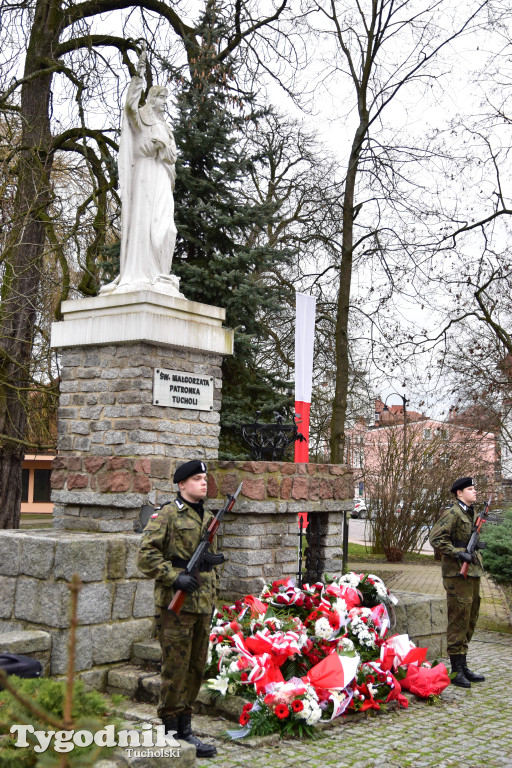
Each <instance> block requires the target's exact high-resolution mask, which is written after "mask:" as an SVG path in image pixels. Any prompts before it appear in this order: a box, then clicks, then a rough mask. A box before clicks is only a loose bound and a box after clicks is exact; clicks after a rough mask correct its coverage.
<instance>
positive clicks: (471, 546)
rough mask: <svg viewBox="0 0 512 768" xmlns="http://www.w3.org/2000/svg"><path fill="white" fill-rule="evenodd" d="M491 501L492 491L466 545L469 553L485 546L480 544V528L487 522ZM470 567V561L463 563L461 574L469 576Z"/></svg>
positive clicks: (465, 576) (471, 553)
mask: <svg viewBox="0 0 512 768" xmlns="http://www.w3.org/2000/svg"><path fill="white" fill-rule="evenodd" d="M491 501H492V493H491V495H490V496H489V501H488V502H487V504H486V505H485V507H484V510H483V512H480V514H479V515H478V517H477V519H476V523H475V524H474V526H473V533H472V534H471V538H470V540H469V542H468V545H467V547H466V552H467V554H468V555H473V554H474V553H475V550H477V549H482V547H483V545H482V546H479V544H480V541H479V539H480V530H481V528H482V525H483V524H484V523H485V521H486V519H487V515H488V514H489V508H490V506H491ZM468 568H469V563H462V568H461V569H460V571H459V576H464V578H465V579H467V577H468Z"/></svg>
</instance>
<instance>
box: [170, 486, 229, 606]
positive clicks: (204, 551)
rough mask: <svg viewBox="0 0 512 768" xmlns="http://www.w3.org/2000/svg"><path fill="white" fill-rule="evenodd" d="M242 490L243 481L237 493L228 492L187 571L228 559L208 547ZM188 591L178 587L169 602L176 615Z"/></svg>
mask: <svg viewBox="0 0 512 768" xmlns="http://www.w3.org/2000/svg"><path fill="white" fill-rule="evenodd" d="M241 490H242V483H240V485H239V486H238V488H237V489H236V491H235V493H234V494H233V495H231V494H230V493H229V494H228V500H227V501H226V503H225V504H224V506H223V507H222V509H219V511H218V512H217V514H216V515H215V517H214V518H213V520H212V521H211V522H210V525H209V526H208V528H207V529H206V531H205V532H204V534H203V537H202V539H201V541H200V542H199V544H198V546H197V549H196V551H195V552H194V554H193V555H192V557H191V558H190V560H189V561H188V563H187V566H186V568H185V569H184V570H185V573H193V572H194V571H195V572H196V573H198V572H199V568H200V565H201V562H203V561H204V562H206V563H208V564H209V565H220V564H221V563H223V562H224V560H225V559H226V558H225V557H224V555H214V554H213V553H212V552H209V551H208V548H209V546H210V544H211V543H212V541H213V538H214V536H215V534H216V533H217V531H218V529H219V526H220V524H221V522H222V518H223V517H224V515H225V514H226V512H231V510H232V509H233V507H234V506H235V502H236V500H237V497H238V494H239V493H240V491H241ZM186 594H187V593H186V592H185V591H184V590H183V589H178V590H177V592H175V594H174V597H173V599H172V600H171V602H170V603H169V607H168V610H169V611H172V612H173V613H174V615H175V616H179V615H180V611H181V609H182V607H183V603H184V602H185V597H186Z"/></svg>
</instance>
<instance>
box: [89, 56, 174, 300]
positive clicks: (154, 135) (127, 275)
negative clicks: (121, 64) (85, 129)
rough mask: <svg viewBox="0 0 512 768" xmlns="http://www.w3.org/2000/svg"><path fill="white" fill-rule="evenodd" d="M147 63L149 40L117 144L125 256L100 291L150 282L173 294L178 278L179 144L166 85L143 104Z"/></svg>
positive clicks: (119, 290)
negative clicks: (168, 113) (168, 116)
mask: <svg viewBox="0 0 512 768" xmlns="http://www.w3.org/2000/svg"><path fill="white" fill-rule="evenodd" d="M145 64H146V44H145V43H143V45H142V53H141V55H140V57H139V61H138V63H137V75H136V76H135V77H133V78H132V80H131V82H130V85H129V86H128V93H127V96H126V103H125V106H124V113H123V119H122V126H121V142H120V145H119V158H118V167H119V182H120V189H121V258H120V272H119V276H118V277H117V278H116V279H115V280H114V281H113V282H111V283H109V284H108V285H105V286H103V288H102V289H101V291H100V292H101V293H102V294H105V293H113V292H115V293H125V292H128V291H131V290H137V289H144V288H148V287H150V286H153V288H154V289H155V290H157V291H160V292H162V293H167V294H170V295H174V296H182V294H181V293H180V292H179V278H177V277H176V276H175V275H171V274H170V271H171V264H172V257H173V253H174V246H175V242H176V227H175V225H174V199H173V190H174V183H175V180H176V168H175V163H176V144H175V142H174V136H173V132H172V129H171V128H170V126H169V125H167V124H166V123H165V120H164V109H165V105H166V101H167V89H166V88H164V87H162V86H159V85H154V86H153V87H152V88H150V89H149V93H148V99H147V103H146V104H145V106H143V107H141V108H139V100H140V96H141V93H142V88H143V75H144V70H145Z"/></svg>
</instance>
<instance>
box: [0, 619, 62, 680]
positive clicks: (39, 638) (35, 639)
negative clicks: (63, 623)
mask: <svg viewBox="0 0 512 768" xmlns="http://www.w3.org/2000/svg"><path fill="white" fill-rule="evenodd" d="M51 647H52V638H51V635H50V633H49V632H43V631H42V630H39V629H34V630H31V629H18V630H14V631H10V632H0V653H16V654H22V655H23V656H31V657H32V658H34V659H37V660H38V661H40V662H41V665H42V667H43V675H48V674H49V673H50V651H51Z"/></svg>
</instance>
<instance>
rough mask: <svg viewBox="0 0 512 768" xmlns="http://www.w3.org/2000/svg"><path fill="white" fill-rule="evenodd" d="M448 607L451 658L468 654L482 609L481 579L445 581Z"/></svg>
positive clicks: (459, 577) (448, 642) (448, 636)
mask: <svg viewBox="0 0 512 768" xmlns="http://www.w3.org/2000/svg"><path fill="white" fill-rule="evenodd" d="M443 586H444V588H445V589H446V601H447V605H448V629H447V631H446V639H447V645H448V653H449V655H450V656H456V655H457V654H460V653H462V654H466V653H467V652H468V644H469V641H470V640H471V638H472V637H473V632H474V631H475V626H476V621H477V619H478V611H479V608H480V579H479V578H478V577H476V576H474V577H472V578H469V577H468V578H467V579H464V578H463V577H462V576H451V577H449V578H444V579H443Z"/></svg>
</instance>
